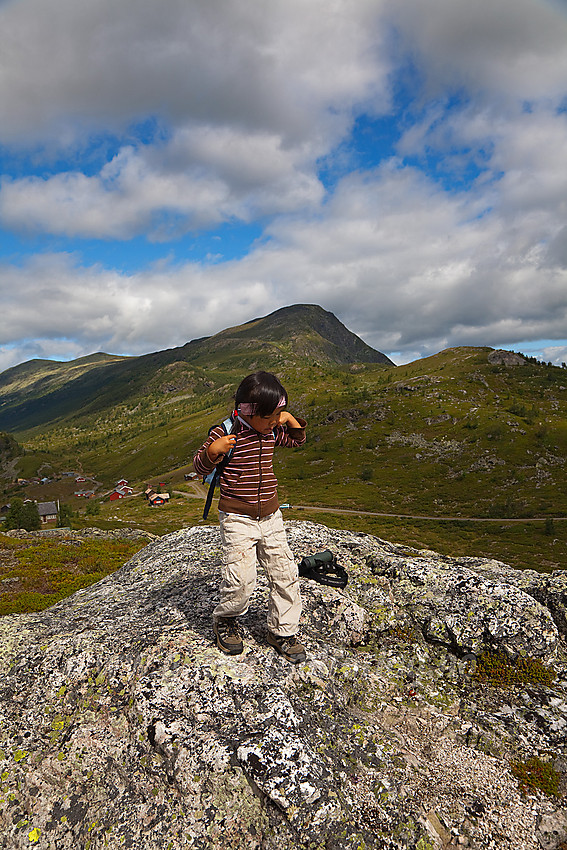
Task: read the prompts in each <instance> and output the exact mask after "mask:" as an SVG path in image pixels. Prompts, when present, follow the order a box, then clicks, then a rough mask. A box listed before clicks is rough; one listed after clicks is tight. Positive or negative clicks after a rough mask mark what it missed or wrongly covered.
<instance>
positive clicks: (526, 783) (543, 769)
mask: <svg viewBox="0 0 567 850" xmlns="http://www.w3.org/2000/svg"><path fill="white" fill-rule="evenodd" d="M510 767H511V770H512V773H513V775H514V776H515V777H516V779H517V780H518V783H519V785H520V788H521V789H522V791H523V792H524V793H528V791H543V793H544V794H547V795H548V796H549V797H559V796H560V790H559V784H560V780H561V777H560V775H559V773H558V772H557V771H556V770H555V768H554V767H553V765H552V764H551V763H550V762H547V761H542V760H541V759H540V758H539V757H538V756H534V757H532V758H529V759H527V761H525V762H523V761H513V762H512V763H511V765H510Z"/></svg>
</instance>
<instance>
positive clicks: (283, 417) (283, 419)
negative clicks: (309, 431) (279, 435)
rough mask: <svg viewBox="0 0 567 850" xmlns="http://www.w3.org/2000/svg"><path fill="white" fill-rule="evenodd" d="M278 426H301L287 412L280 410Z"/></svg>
mask: <svg viewBox="0 0 567 850" xmlns="http://www.w3.org/2000/svg"><path fill="white" fill-rule="evenodd" d="M279 424H280V425H289V427H290V428H301V425H300V424H299V422H298V421H297V419H296V418H295V416H292V414H291V413H290V412H289V410H282V412H281V413H280V421H279Z"/></svg>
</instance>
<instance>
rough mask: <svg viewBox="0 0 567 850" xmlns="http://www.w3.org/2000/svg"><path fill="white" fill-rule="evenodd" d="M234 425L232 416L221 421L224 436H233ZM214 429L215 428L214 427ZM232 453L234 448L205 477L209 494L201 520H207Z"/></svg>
mask: <svg viewBox="0 0 567 850" xmlns="http://www.w3.org/2000/svg"><path fill="white" fill-rule="evenodd" d="M236 425H237V420H236V418H235V417H233V416H230V417H229V418H228V419H225V420H223V422H222V429H223V431H224V433H225V434H233V433H234V432H235V431H236V430H237V428H236ZM214 427H216V426H214ZM212 430H213V429H212V428H211V431H212ZM211 431H209V434H210V433H211ZM233 452H234V446H233V447H232V448H231V449H230V451H228V452H227V453H226V454H225V456H224V457H223V459H222V460H221V462H220V463H219V464H217V466H215V468H214V469H213V471H212V472H211V473H210V474H209V475H207V477H206V478H205V483H208V484H209V492H208V493H207V499H206V501H205V507H204V509H203V519H207V517H208V515H209V511H210V509H211V504H212V501H213V496H214V493H215V487H216V486H217V485H218V483H219V481H220V477H221V473H222V471H223V470H224V469H225V467H226V466H228V463H229V461H230V458H231V457H232V453H233Z"/></svg>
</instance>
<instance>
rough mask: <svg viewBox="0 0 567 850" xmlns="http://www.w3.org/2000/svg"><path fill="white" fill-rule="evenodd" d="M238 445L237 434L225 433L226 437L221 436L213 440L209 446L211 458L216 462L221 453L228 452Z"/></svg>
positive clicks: (208, 450) (208, 451) (208, 452)
mask: <svg viewBox="0 0 567 850" xmlns="http://www.w3.org/2000/svg"><path fill="white" fill-rule="evenodd" d="M235 445H236V434H225V436H224V437H219V438H218V440H213V442H212V443H211V445H210V446H209V447H208V448H207V454H208V456H209V460H211V461H212V462H213V463H216V462H217V460H218V459H219V457H220V456H221V455H225V454H227V452H229V451H230V450H231V449H232V448H233V447H234V446H235Z"/></svg>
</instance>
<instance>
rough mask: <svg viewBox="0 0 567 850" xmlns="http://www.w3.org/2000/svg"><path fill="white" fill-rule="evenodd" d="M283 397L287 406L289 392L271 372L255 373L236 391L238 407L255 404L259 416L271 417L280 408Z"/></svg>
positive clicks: (242, 382) (245, 379)
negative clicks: (244, 404)
mask: <svg viewBox="0 0 567 850" xmlns="http://www.w3.org/2000/svg"><path fill="white" fill-rule="evenodd" d="M282 396H283V397H284V398H285V403H286V404H287V392H286V390H285V388H284V387H283V386H282V385H281V384H280V382H279V381H278V379H277V378H276V376H275V375H272V373H271V372H254V373H253V374H252V375H247V377H246V378H244V380H243V381H241V383H240V386H239V387H238V389H237V390H236V395H235V397H234V398H235V402H236V407H238V405H239V404H243V403H246V404H255V405H256V415H257V416H269V415H270V413H273V412H274V410H275V409H276V407H277V406H278V404H279V402H280V399H281V398H282Z"/></svg>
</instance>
